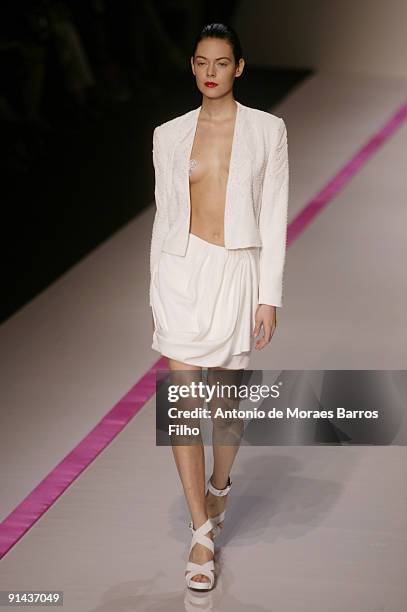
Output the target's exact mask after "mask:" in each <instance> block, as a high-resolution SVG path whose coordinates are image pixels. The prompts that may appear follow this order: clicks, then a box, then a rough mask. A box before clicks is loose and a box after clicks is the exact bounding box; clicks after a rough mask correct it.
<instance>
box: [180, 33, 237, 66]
mask: <svg viewBox="0 0 407 612" xmlns="http://www.w3.org/2000/svg"><path fill="white" fill-rule="evenodd" d="M204 38H223V39H224V40H227V41H228V42H229V44H230V46H231V47H232V51H233V57H234V59H235V64H238V63H239V60H240V58H241V57H243V51H242V45H241V44H240V40H239V37H238V35H237V34H236V32H235V30H234V29H233V28H232V27H231V26H229V25H225V24H224V23H208V24H207V25H205V26H204V27H203V28H202V30H201V31H200V33H199V34H198V36H197V37H196V39H195V43H194V47H193V49H192V56H194V55H195V52H196V48H197V46H198V43H199V42H200V41H201V40H203V39H204Z"/></svg>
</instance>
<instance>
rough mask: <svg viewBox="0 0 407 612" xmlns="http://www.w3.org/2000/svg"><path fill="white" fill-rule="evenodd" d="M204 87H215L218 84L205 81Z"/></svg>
mask: <svg viewBox="0 0 407 612" xmlns="http://www.w3.org/2000/svg"><path fill="white" fill-rule="evenodd" d="M205 85H206V87H217V86H218V84H217V83H215V82H214V81H206V82H205Z"/></svg>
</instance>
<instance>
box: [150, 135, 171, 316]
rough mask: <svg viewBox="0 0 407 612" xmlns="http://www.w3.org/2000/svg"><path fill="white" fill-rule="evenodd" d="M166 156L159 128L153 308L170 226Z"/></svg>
mask: <svg viewBox="0 0 407 612" xmlns="http://www.w3.org/2000/svg"><path fill="white" fill-rule="evenodd" d="M165 160H166V156H165V151H164V149H163V146H162V143H161V139H160V136H159V126H158V127H156V128H155V129H154V133H153V164H154V173H155V188H154V196H155V205H156V211H155V216H154V222H153V229H152V235H151V246H150V289H149V302H150V306H151V293H152V292H151V289H152V279H153V272H154V270H155V266H156V265H157V263H158V258H159V256H160V253H161V247H162V245H163V243H164V239H165V237H166V235H167V232H168V229H169V224H168V214H167V202H166V188H165V186H166V183H165V181H166V177H165V170H166V162H165Z"/></svg>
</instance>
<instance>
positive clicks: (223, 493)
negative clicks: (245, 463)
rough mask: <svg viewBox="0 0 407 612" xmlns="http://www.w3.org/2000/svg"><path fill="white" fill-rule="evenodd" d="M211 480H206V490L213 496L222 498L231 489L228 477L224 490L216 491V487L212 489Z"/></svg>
mask: <svg viewBox="0 0 407 612" xmlns="http://www.w3.org/2000/svg"><path fill="white" fill-rule="evenodd" d="M211 478H212V476H211V477H210V478H209V479H208V489H209V491H210V492H211V493H213V495H216V496H217V497H223V496H224V495H227V494H228V493H229V491H230V489H231V487H232V481H231V480H230V476H229V477H228V483H227V485H226V487H225V488H224V489H217V488H216V487H214V486H213V484H212V482H211Z"/></svg>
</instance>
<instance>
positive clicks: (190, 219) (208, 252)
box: [150, 23, 289, 590]
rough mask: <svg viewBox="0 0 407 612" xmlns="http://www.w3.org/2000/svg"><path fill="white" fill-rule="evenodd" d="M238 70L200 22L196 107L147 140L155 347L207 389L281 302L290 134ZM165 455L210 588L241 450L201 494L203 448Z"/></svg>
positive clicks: (196, 569)
mask: <svg viewBox="0 0 407 612" xmlns="http://www.w3.org/2000/svg"><path fill="white" fill-rule="evenodd" d="M244 64H245V62H244V59H243V54H242V49H241V45H240V42H239V39H238V37H237V35H236V32H235V31H234V30H233V29H232V28H231V27H229V26H226V25H224V24H219V23H214V24H209V25H207V26H205V27H204V28H203V29H202V31H201V32H200V34H199V35H198V37H197V39H196V41H195V45H194V48H193V51H192V56H191V68H192V73H193V75H194V76H195V80H196V85H197V87H198V89H199V91H200V92H201V93H202V104H201V106H200V107H199V108H196V109H193V110H191V111H189V112H187V113H185V114H183V115H181V116H178V117H175V118H174V119H171V120H170V121H167V122H166V123H163V124H161V125H159V126H157V127H156V128H155V130H154V135H153V163H154V169H155V201H156V214H155V218H154V224H153V230H152V239H151V255H150V273H151V280H150V305H151V308H152V315H153V344H152V348H153V349H155V350H157V351H159V352H160V353H161V354H162V355H163V356H165V357H168V361H169V369H170V371H171V372H172V373H176V372H178V373H179V375H181V374H182V373H187V372H189V373H190V374H191V377H193V376H197V375H200V373H202V368H205V369H207V370H208V383H209V380H210V378H211V380H212V381H214V380H216V377H217V376H218V375H219V374H220V372H221V371H223V372H229V373H230V374H232V375H233V372H234V373H235V374H238V373H239V372H242V371H243V370H245V369H246V368H247V367H248V364H249V358H250V354H251V352H252V349H253V347H254V348H256V349H257V350H261V349H263V348H264V347H265V346H266V345H267V344H269V343H270V340H271V338H272V336H273V334H274V331H275V328H276V308H277V307H281V306H282V290H283V270H284V264H285V253H286V237H287V205H288V182H289V181H288V152H287V131H286V126H285V123H284V121H283V119H281V118H280V117H277V116H276V115H273V114H271V113H267V112H265V111H262V110H260V109H256V108H252V107H249V106H245V105H243V104H242V103H240V102H238V101H237V100H235V98H234V96H233V85H234V80H235V78H238V77H240V76H241V75H242V73H243V69H244ZM261 331H263V336H262V337H261V338H260V339H258V340H257V341H256V338H257V337H258V336H259V335H260V332H261ZM209 384H210V383H209ZM214 428H215V423H214ZM231 428H232V429H233V426H231ZM214 432H215V429H214ZM236 432H237V433H236V436H235V439H236V440H238V439H239V435H240V434H239V428H237V429H236ZM240 433H241V432H240ZM172 448H173V453H174V458H175V461H176V465H177V468H178V472H179V475H180V479H181V482H182V485H183V488H184V493H185V496H186V501H187V504H188V506H189V510H190V512H191V517H192V522H191V524H190V527H191V530H192V542H191V547H190V555H189V560H188V563H187V572H186V582H187V585H188V586H189V587H190V588H194V589H201V590H202V589H204V590H209V589H211V588H212V587H213V585H214V578H215V576H214V569H215V567H214V561H213V553H214V542H213V539H214V537H215V536H216V534H217V533H218V532H219V529H221V528H222V526H223V520H224V516H225V504H226V499H227V494H228V492H229V491H230V487H231V484H232V483H231V481H230V471H231V467H232V464H233V461H234V458H235V456H236V452H237V449H238V443H235V444H232V445H230V444H216V445H215V444H214V445H213V455H214V466H213V472H212V476H211V478H209V480H208V491H207V493H206V495H205V457H204V449H203V445H202V444H177V443H174V442H172Z"/></svg>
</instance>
